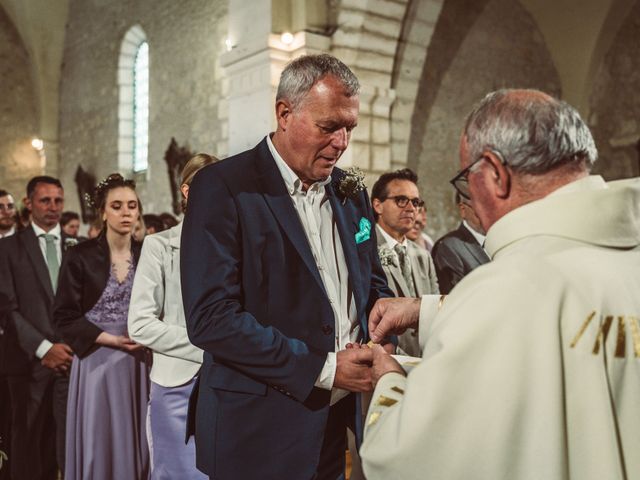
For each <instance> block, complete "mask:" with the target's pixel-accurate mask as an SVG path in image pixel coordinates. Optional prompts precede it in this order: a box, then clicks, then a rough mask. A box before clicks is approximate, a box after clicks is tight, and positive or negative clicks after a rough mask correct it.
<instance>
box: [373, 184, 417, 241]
mask: <svg viewBox="0 0 640 480" xmlns="http://www.w3.org/2000/svg"><path fill="white" fill-rule="evenodd" d="M399 196H404V197H407V198H409V199H414V198H420V192H419V191H418V187H417V185H416V184H415V183H413V182H411V181H409V180H391V181H390V182H389V183H388V184H387V199H386V200H385V201H383V202H381V201H380V200H379V199H377V198H376V199H375V200H374V201H373V208H374V210H375V211H376V213H377V214H378V223H379V224H380V226H381V227H382V228H383V229H384V230H385V231H386V232H388V233H390V234H392V235H393V234H394V233H395V234H396V235H399V236H405V235H406V234H407V232H408V231H409V230H411V228H412V227H413V224H414V222H415V219H416V215H417V214H418V208H416V207H414V206H413V204H412V203H411V202H410V201H409V202H407V204H406V205H405V206H404V207H403V208H400V207H399V206H398V205H397V203H396V201H395V200H394V199H393V198H391V197H399Z"/></svg>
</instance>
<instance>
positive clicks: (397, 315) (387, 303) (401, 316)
mask: <svg viewBox="0 0 640 480" xmlns="http://www.w3.org/2000/svg"><path fill="white" fill-rule="evenodd" d="M420 302H421V300H420V299H419V298H381V299H379V300H378V301H377V302H376V304H375V305H374V306H373V308H372V309H371V313H370V314H369V335H370V336H371V340H373V342H374V343H379V342H380V341H381V340H382V339H383V338H385V337H386V336H388V335H392V334H395V335H400V334H401V333H404V331H405V330H406V329H407V328H417V327H418V317H419V316H420Z"/></svg>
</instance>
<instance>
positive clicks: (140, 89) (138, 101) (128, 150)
mask: <svg viewBox="0 0 640 480" xmlns="http://www.w3.org/2000/svg"><path fill="white" fill-rule="evenodd" d="M118 88H119V92H120V94H119V95H120V103H119V108H118V167H119V169H120V170H121V171H123V172H132V173H138V172H144V171H146V170H147V167H148V152H149V44H148V43H147V36H146V35H145V33H144V30H142V28H141V27H140V26H139V25H134V26H133V27H131V28H130V29H129V31H127V33H126V34H125V36H124V39H123V40H122V45H121V47H120V59H119V62H118Z"/></svg>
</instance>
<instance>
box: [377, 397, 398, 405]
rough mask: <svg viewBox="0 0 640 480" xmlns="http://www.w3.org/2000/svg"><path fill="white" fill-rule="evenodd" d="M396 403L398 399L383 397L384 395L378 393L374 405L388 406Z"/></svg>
mask: <svg viewBox="0 0 640 480" xmlns="http://www.w3.org/2000/svg"><path fill="white" fill-rule="evenodd" d="M396 403H398V400H396V399H395V398H389V397H385V396H384V395H380V396H379V397H378V401H377V402H376V405H380V406H381V407H390V406H391V405H395V404H396Z"/></svg>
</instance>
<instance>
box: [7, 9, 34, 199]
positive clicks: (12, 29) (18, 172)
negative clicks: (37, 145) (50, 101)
mask: <svg viewBox="0 0 640 480" xmlns="http://www.w3.org/2000/svg"><path fill="white" fill-rule="evenodd" d="M0 71H2V80H1V83H2V94H3V101H2V115H0V179H1V180H2V181H1V187H0V188H3V189H4V190H7V191H9V192H10V193H11V194H12V195H13V197H14V198H15V200H16V201H19V200H20V199H21V198H22V197H23V196H24V192H25V185H26V184H27V181H28V180H29V178H30V177H32V176H35V175H41V174H42V172H43V167H44V164H43V158H41V157H40V155H39V154H38V152H37V151H36V150H35V149H34V148H33V147H32V146H31V140H32V138H33V136H36V135H37V134H38V120H37V118H38V114H37V102H38V99H37V92H36V89H35V88H34V83H33V81H32V75H31V73H32V65H31V62H30V57H29V52H28V49H27V48H26V45H25V43H24V42H23V40H22V38H21V36H20V34H19V32H18V30H17V28H16V26H15V24H14V23H13V22H12V20H11V19H10V17H9V16H8V15H7V14H6V12H5V10H4V8H3V7H2V6H0Z"/></svg>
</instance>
